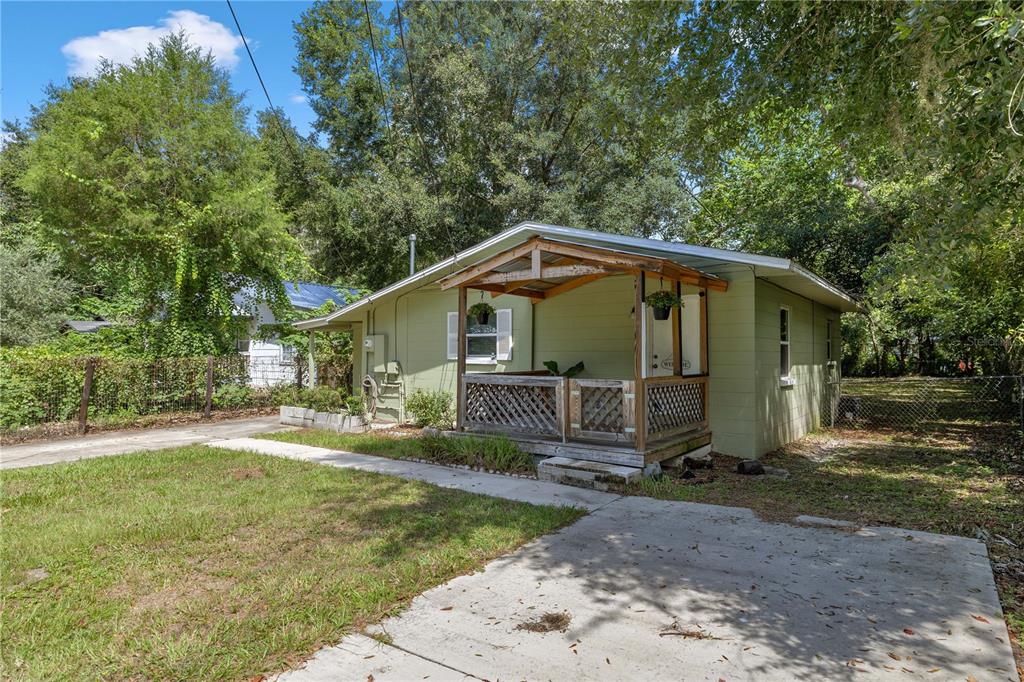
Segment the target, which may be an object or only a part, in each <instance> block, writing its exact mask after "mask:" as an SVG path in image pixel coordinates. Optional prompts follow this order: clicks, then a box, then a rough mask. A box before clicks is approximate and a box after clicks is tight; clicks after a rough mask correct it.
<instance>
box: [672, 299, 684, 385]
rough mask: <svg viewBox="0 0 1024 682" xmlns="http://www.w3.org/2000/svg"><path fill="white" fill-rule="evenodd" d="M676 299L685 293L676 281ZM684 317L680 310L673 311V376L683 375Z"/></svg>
mask: <svg viewBox="0 0 1024 682" xmlns="http://www.w3.org/2000/svg"><path fill="white" fill-rule="evenodd" d="M675 289H676V298H679V297H680V295H681V294H682V293H683V289H682V285H680V284H679V280H678V279H677V280H676V285H675ZM682 319H683V315H682V311H681V310H680V309H679V308H673V309H672V374H673V375H674V376H680V375H682V373H683V332H682V330H681V329H680V327H679V325H680V323H681V322H682Z"/></svg>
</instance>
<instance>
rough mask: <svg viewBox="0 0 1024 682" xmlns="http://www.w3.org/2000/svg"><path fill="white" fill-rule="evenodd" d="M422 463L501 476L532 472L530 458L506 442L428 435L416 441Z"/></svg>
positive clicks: (510, 442) (501, 440)
mask: <svg viewBox="0 0 1024 682" xmlns="http://www.w3.org/2000/svg"><path fill="white" fill-rule="evenodd" d="M417 442H418V444H419V447H420V452H421V453H422V456H423V458H424V459H429V460H431V461H432V462H437V463H438V464H462V465H467V466H471V467H476V468H482V469H492V470H494V471H505V472H526V471H533V470H534V464H533V457H532V456H530V454H529V453H526V452H523V451H522V450H520V449H519V448H518V447H517V446H516V444H515V443H513V442H512V441H510V440H508V439H507V438H471V437H461V438H453V437H451V436H442V435H429V436H421V437H420V438H419V439H418V441H417Z"/></svg>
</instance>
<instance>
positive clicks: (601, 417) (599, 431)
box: [569, 379, 636, 441]
mask: <svg viewBox="0 0 1024 682" xmlns="http://www.w3.org/2000/svg"><path fill="white" fill-rule="evenodd" d="M633 386H634V383H633V382H632V381H620V380H616V379H572V380H570V382H569V428H570V434H571V435H572V437H573V438H581V439H585V440H586V439H591V440H608V441H627V440H632V439H633V437H634V432H635V430H636V429H635V428H634V424H635V423H636V413H635V409H636V408H635V405H636V403H635V401H634V394H633V390H634V389H633Z"/></svg>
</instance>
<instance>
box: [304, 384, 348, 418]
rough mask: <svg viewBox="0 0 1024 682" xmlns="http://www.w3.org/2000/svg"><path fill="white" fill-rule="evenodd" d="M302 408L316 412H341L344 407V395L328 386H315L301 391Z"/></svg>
mask: <svg viewBox="0 0 1024 682" xmlns="http://www.w3.org/2000/svg"><path fill="white" fill-rule="evenodd" d="M301 397H302V401H303V402H302V407H306V408H309V409H311V410H316V411H317V412H341V411H342V410H343V409H344V407H345V397H346V396H345V394H344V393H342V392H341V391H339V390H338V389H335V388H331V387H330V386H316V387H314V388H307V389H305V390H304V391H302V396H301Z"/></svg>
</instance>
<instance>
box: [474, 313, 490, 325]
mask: <svg viewBox="0 0 1024 682" xmlns="http://www.w3.org/2000/svg"><path fill="white" fill-rule="evenodd" d="M490 317H491V314H490V313H487V312H483V313H477V314H476V323H477V324H479V325H485V324H487V320H488V319H490Z"/></svg>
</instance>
